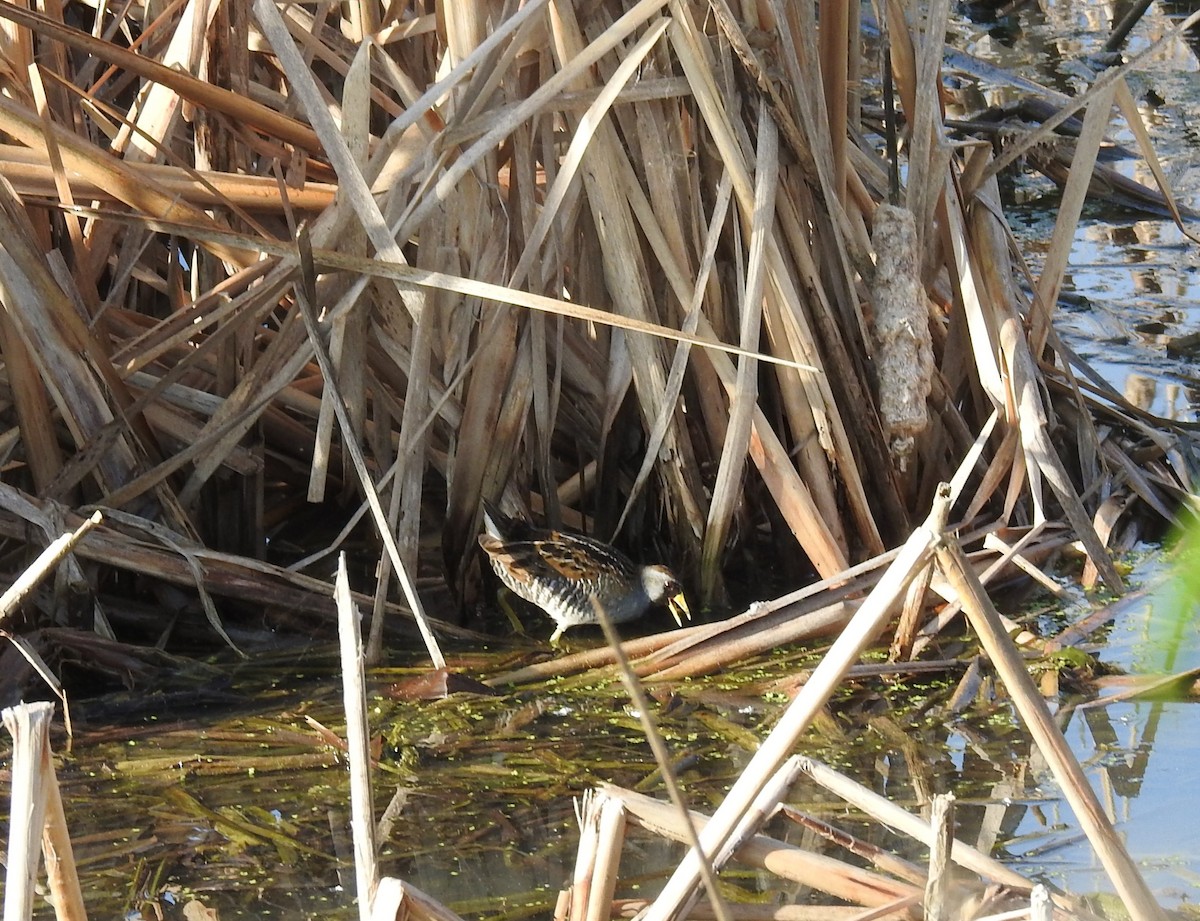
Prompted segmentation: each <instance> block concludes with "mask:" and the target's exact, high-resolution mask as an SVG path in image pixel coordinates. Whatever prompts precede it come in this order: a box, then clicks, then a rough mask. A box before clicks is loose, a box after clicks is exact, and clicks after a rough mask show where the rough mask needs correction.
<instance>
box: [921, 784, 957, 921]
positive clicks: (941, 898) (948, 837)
mask: <svg viewBox="0 0 1200 921" xmlns="http://www.w3.org/2000/svg"><path fill="white" fill-rule="evenodd" d="M929 824H930V825H932V826H933V847H931V848H930V849H929V877H928V879H927V880H926V883H925V921H951V918H952V917H953V913H952V909H951V906H950V904H949V898H950V883H951V873H950V865H951V861H950V852H951V850H952V849H953V845H954V794H953V793H938V794H937V795H936V796H934V798H933V803H932V807H931V809H930V812H929Z"/></svg>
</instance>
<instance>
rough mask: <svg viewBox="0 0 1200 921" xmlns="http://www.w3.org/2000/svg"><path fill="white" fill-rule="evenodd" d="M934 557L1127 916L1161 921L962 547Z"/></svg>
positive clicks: (949, 546)
mask: <svg viewBox="0 0 1200 921" xmlns="http://www.w3.org/2000/svg"><path fill="white" fill-rule="evenodd" d="M937 560H938V568H939V569H940V570H941V572H942V575H943V576H944V577H945V578H946V580H947V581H948V582H949V583H950V585H951V587H952V588H953V589H954V591H955V593H956V594H957V595H958V598H959V601H960V602H961V603H962V606H963V611H964V613H965V614H966V615H967V619H968V620H969V621H970V623H971V626H972V627H974V629H975V632H976V633H977V634H978V635H979V641H980V644H981V645H982V646H983V649H984V651H985V652H986V653H987V655H988V658H989V659H990V660H991V662H992V665H993V666H994V667H995V669H996V672H997V674H998V675H999V676H1000V678H1001V680H1002V681H1003V682H1004V686H1005V687H1006V688H1007V689H1008V692H1009V694H1010V695H1011V696H1012V699H1013V703H1014V704H1015V705H1016V707H1017V712H1018V713H1020V715H1021V718H1022V719H1023V720H1024V722H1025V725H1026V727H1027V728H1028V729H1029V733H1030V735H1032V736H1033V739H1034V742H1036V743H1037V746H1038V748H1039V750H1040V751H1041V752H1042V756H1043V757H1044V758H1045V759H1046V763H1047V764H1049V766H1050V769H1051V771H1053V773H1054V777H1055V779H1056V780H1057V781H1058V783H1059V786H1060V787H1061V788H1062V791H1063V796H1064V797H1065V798H1066V800H1067V802H1068V803H1069V804H1070V806H1071V809H1072V811H1074V813H1075V817H1076V819H1077V820H1078V821H1079V824H1080V826H1081V827H1082V828H1083V831H1084V833H1085V834H1086V835H1087V837H1088V840H1089V841H1090V842H1091V844H1092V847H1093V848H1094V849H1095V851H1096V855H1097V856H1098V857H1099V858H1100V862H1101V863H1102V864H1103V865H1104V868H1105V870H1106V871H1107V872H1108V875H1109V878H1110V879H1111V880H1112V883H1113V886H1114V887H1115V888H1116V890H1117V894H1118V895H1119V896H1120V897H1121V900H1122V902H1123V903H1124V905H1125V908H1126V909H1127V910H1128V911H1129V914H1130V917H1131V918H1132V919H1133V921H1164V919H1165V915H1164V914H1163V911H1162V908H1161V907H1160V906H1159V904H1158V903H1157V902H1156V901H1155V899H1154V896H1153V895H1152V894H1151V892H1150V889H1149V888H1148V887H1147V885H1146V881H1145V880H1144V879H1143V878H1142V875H1141V873H1140V872H1139V871H1138V868H1137V865H1136V864H1134V862H1133V861H1132V860H1131V859H1130V857H1129V854H1128V853H1127V852H1126V850H1125V847H1124V845H1123V844H1122V843H1121V839H1120V838H1119V837H1118V836H1117V834H1116V832H1115V831H1114V830H1113V827H1112V825H1111V824H1110V823H1109V821H1108V819H1107V817H1106V816H1105V814H1104V808H1103V806H1101V804H1100V801H1099V800H1098V799H1097V797H1096V794H1095V791H1094V790H1092V787H1091V785H1090V784H1089V783H1088V779H1087V777H1086V775H1085V774H1084V773H1083V768H1081V767H1080V766H1079V762H1078V761H1077V760H1076V759H1075V755H1074V754H1073V753H1072V752H1071V749H1070V747H1069V746H1068V745H1067V741H1066V739H1064V738H1063V734H1062V731H1061V730H1060V729H1059V728H1058V724H1057V723H1055V722H1054V718H1053V717H1052V716H1051V714H1050V711H1049V710H1048V709H1047V707H1046V704H1045V701H1043V700H1042V697H1041V695H1040V694H1038V691H1037V688H1036V687H1035V686H1034V683H1033V679H1032V678H1030V677H1029V672H1028V671H1027V670H1026V668H1025V662H1024V661H1023V660H1022V658H1021V656H1020V654H1019V653H1018V652H1017V649H1016V647H1015V646H1014V645H1013V643H1012V641H1011V640H1010V639H1009V637H1008V634H1007V633H1005V630H1004V625H1003V623H1002V622H1001V620H1000V615H999V613H998V612H997V611H996V609H995V607H993V606H992V602H991V600H990V599H989V598H988V596H987V593H986V591H984V588H983V586H982V585H981V584H980V582H979V578H978V576H976V575H975V571H974V570H973V569H972V568H971V565H970V563H969V562H968V561H967V559H966V556H965V555H964V554H963V551H962V547H961V546H959V543H958V541H957V540H956V539H955V538H954V537H953V536H952V535H949V534H943V535H942V542H941V544H940V545H939V547H938V549H937Z"/></svg>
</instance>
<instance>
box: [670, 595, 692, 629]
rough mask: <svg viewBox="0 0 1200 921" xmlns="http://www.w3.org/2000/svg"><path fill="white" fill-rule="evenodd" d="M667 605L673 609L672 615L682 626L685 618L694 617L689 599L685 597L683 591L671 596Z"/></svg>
mask: <svg viewBox="0 0 1200 921" xmlns="http://www.w3.org/2000/svg"><path fill="white" fill-rule="evenodd" d="M667 607H668V608H669V609H670V611H671V616H672V617H674V618H675V623H677V624H679V626H681V627H682V626H683V622H684V620H685V619H686V620H691V619H692V612H691V611H689V610H688V606H687V599H686V598H684V597H683V592H680V593H679V594H678V595H673V596H672V597H671V598H669V599H668V600H667Z"/></svg>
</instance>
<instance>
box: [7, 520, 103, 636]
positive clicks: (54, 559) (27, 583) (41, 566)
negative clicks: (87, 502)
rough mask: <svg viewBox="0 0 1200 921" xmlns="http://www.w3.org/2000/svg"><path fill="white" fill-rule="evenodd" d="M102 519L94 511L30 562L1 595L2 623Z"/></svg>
mask: <svg viewBox="0 0 1200 921" xmlns="http://www.w3.org/2000/svg"><path fill="white" fill-rule="evenodd" d="M102 520H103V516H102V515H101V514H100V513H99V512H93V513H92V517H91V518H89V519H87V520H86V521H85V522H84V523H83V524H81V525H80V526H79V527H78V528H76V529H75V530H74V531H72V532H71V533H68V534H63V535H61V536H60V537H56V538H55V539H54V540H52V541H51V542H50V544H49V545H48V546H47V547H46V549H45V550H43V551H42V552H41V553H40V554H38V558H37V559H36V560H34V561H33V562H32V563H31V564H29V566H28V567H27V568H26V569H25V571H24V572H23V573H21V575H20V576H18V577H17V579H16V580H15V581H14V582H13V584H12V585H10V586H9V587H8V590H7V591H6V592H5V593H4V594H3V595H0V623H3V622H4V621H5V619H7V618H8V616H9V615H10V614H11V613H12V612H13V611H14V610H16V608H17V606H18V605H19V604H20V603H21V602H22V601H24V600H25V596H26V595H28V594H29V593H30V592H31V591H33V589H34V588H35V587H36V586H37V584H38V583H39V582H41V581H42V579H44V578H45V577H46V575H47V574H48V573H49V572H50V570H51V569H53V568H54V566H55V565H56V564H57V563H58V562H59V560H61V559H62V558H63V557H65V556H66V555H67V554H68V553H70V552H71V548H73V547H74V546H75V545H76V544H77V543H79V541H80V540H82V539H83V536H84V535H85V534H87V532H88V531H90V530H91V529H92V528H94V527H96V525H98V524H99V523H100V522H101V521H102Z"/></svg>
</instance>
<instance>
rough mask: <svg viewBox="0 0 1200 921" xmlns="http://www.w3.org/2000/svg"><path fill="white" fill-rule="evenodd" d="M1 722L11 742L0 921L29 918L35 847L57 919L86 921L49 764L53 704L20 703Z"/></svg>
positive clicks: (57, 794)
mask: <svg viewBox="0 0 1200 921" xmlns="http://www.w3.org/2000/svg"><path fill="white" fill-rule="evenodd" d="M3 719H4V726H5V728H6V729H7V730H8V732H9V735H11V736H12V740H13V753H12V782H11V785H10V793H9V796H10V808H9V826H8V860H7V863H8V871H7V873H6V877H5V886H4V918H5V921H9V919H15V921H26V919H28V918H31V917H33V897H34V891H35V888H36V883H37V873H38V867H39V866H40V859H39V852H38V847H39V843H40V845H41V849H42V853H44V854H45V857H46V871H47V874H48V878H49V882H50V893H51V897H52V899H53V901H54V904H55V906H56V910H57V912H58V917H59V919H60V921H86V918H87V913H86V912H85V911H84V908H83V893H82V892H81V891H80V888H79V876H78V874H77V873H76V870H75V859H74V857H73V856H72V851H71V839H70V836H69V835H68V834H67V832H66V819H65V818H64V816H63V809H62V799H61V797H60V796H59V793H58V781H57V780H56V779H55V777H54V765H53V763H52V762H51V760H50V722H51V721H52V720H53V719H54V705H53V704H51V703H47V702H44V701H43V702H39V703H33V704H20V705H19V706H16V707H10V708H8V709H7V710H5V711H4V714H3Z"/></svg>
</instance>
